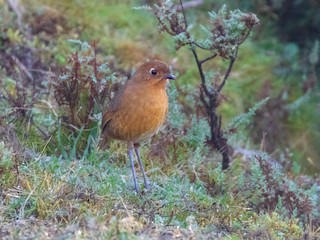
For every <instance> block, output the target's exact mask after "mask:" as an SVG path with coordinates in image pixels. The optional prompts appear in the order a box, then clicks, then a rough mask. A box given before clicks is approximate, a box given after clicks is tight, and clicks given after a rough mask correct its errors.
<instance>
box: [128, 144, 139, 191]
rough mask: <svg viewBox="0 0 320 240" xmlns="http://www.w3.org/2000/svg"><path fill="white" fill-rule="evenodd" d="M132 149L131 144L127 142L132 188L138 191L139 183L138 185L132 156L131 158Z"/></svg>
mask: <svg viewBox="0 0 320 240" xmlns="http://www.w3.org/2000/svg"><path fill="white" fill-rule="evenodd" d="M132 150H133V144H132V143H129V144H128V155H129V158H130V162H131V169H132V175H133V181H134V189H135V190H136V192H137V193H138V192H139V190H140V189H139V185H138V181H137V175H136V171H135V170H134V158H133V153H132ZM139 163H140V162H139Z"/></svg>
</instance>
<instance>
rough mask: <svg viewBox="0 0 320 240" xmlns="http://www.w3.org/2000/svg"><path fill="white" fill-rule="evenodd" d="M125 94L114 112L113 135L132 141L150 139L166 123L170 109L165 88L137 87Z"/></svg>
mask: <svg viewBox="0 0 320 240" xmlns="http://www.w3.org/2000/svg"><path fill="white" fill-rule="evenodd" d="M131 90H132V92H130V93H129V92H128V93H126V94H124V96H123V99H122V101H121V106H120V108H118V110H117V112H116V113H115V114H114V116H113V118H112V120H111V122H110V128H109V132H110V133H111V134H110V133H109V134H110V135H111V137H113V138H116V139H119V140H124V141H132V142H141V141H145V140H148V139H149V138H150V137H151V136H152V135H154V134H155V133H156V132H157V130H158V129H159V128H160V127H161V125H162V124H163V123H164V121H165V118H166V115H167V111H168V97H167V94H166V91H165V89H145V90H144V89H137V90H136V91H133V89H131Z"/></svg>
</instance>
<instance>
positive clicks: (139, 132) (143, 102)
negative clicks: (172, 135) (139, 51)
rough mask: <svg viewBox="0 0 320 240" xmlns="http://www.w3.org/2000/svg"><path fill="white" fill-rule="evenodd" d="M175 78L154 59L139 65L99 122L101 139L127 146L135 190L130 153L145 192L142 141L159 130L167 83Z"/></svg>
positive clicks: (163, 117) (165, 102) (164, 107)
mask: <svg viewBox="0 0 320 240" xmlns="http://www.w3.org/2000/svg"><path fill="white" fill-rule="evenodd" d="M168 79H175V77H174V75H172V74H171V73H170V69H169V66H168V65H167V64H166V63H164V62H161V61H158V60H153V61H150V62H147V63H144V64H143V65H141V66H140V67H139V68H138V69H137V72H136V74H135V75H134V76H133V77H132V78H131V79H130V80H129V81H128V82H127V83H126V84H125V85H124V86H123V88H121V89H120V90H119V91H118V92H117V93H116V95H115V96H114V98H113V99H112V100H111V102H110V104H109V106H108V108H107V111H106V112H105V113H104V115H103V119H102V138H103V139H102V140H103V141H106V140H108V139H116V140H120V141H125V142H127V144H128V155H129V158H130V161H131V167H132V173H133V178H134V184H135V190H136V191H137V192H138V191H139V187H138V184H137V180H136V173H135V169H134V160H133V153H132V150H133V149H134V150H135V152H136V155H137V159H138V162H139V165H140V168H141V171H142V173H143V178H144V184H145V187H146V188H147V189H148V188H149V185H148V181H147V178H146V176H145V172H144V169H143V165H142V162H141V158H140V154H139V146H140V143H141V142H144V141H147V140H148V139H150V138H151V137H152V136H153V135H154V134H155V133H156V132H157V130H158V129H159V128H160V127H161V125H162V124H163V123H164V121H165V119H166V115H167V112H168V96H167V93H166V84H167V81H168Z"/></svg>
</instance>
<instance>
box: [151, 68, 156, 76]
mask: <svg viewBox="0 0 320 240" xmlns="http://www.w3.org/2000/svg"><path fill="white" fill-rule="evenodd" d="M150 73H151V74H152V75H153V76H155V75H157V70H156V69H155V68H151V69H150Z"/></svg>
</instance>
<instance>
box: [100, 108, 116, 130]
mask: <svg viewBox="0 0 320 240" xmlns="http://www.w3.org/2000/svg"><path fill="white" fill-rule="evenodd" d="M115 112H116V111H107V112H105V113H104V115H103V117H102V125H101V127H102V132H104V131H105V130H106V127H107V126H108V123H109V122H110V120H111V119H112V116H113V115H114V113H115Z"/></svg>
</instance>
